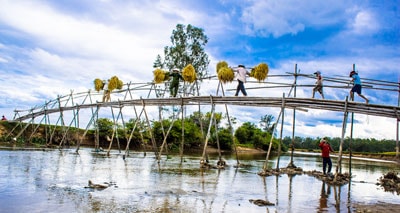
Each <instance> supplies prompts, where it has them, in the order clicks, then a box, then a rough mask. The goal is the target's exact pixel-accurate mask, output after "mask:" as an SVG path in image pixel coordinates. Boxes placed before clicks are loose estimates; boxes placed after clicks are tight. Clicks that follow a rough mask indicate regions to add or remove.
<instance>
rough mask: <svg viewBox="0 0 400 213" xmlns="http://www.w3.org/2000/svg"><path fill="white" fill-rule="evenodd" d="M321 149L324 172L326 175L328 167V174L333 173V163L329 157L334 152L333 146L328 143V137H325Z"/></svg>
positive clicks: (320, 145)
mask: <svg viewBox="0 0 400 213" xmlns="http://www.w3.org/2000/svg"><path fill="white" fill-rule="evenodd" d="M319 147H320V148H321V153H322V171H323V172H324V175H325V174H326V166H327V165H328V174H330V173H331V170H332V161H331V157H330V156H329V153H330V152H333V149H332V147H331V145H330V144H329V143H328V141H327V139H326V137H323V138H322V139H321V141H320V142H319Z"/></svg>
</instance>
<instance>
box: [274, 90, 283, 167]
mask: <svg viewBox="0 0 400 213" xmlns="http://www.w3.org/2000/svg"><path fill="white" fill-rule="evenodd" d="M281 113H282V119H281V132H280V134H279V145H278V158H277V162H276V171H279V161H280V158H281V144H282V135H283V123H284V120H285V93H283V95H282V107H281Z"/></svg>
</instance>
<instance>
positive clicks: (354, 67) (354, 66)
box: [349, 64, 356, 177]
mask: <svg viewBox="0 0 400 213" xmlns="http://www.w3.org/2000/svg"><path fill="white" fill-rule="evenodd" d="M353 71H356V65H355V64H353ZM353 126H354V112H352V113H351V123H350V141H349V176H350V177H351V156H352V150H351V143H352V142H353Z"/></svg>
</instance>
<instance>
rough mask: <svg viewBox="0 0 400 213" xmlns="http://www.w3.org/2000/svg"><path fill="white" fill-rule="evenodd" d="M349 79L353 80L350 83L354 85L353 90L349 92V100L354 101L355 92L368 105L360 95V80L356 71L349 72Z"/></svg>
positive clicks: (366, 100)
mask: <svg viewBox="0 0 400 213" xmlns="http://www.w3.org/2000/svg"><path fill="white" fill-rule="evenodd" d="M350 77H351V78H353V79H351V82H353V83H354V86H353V88H351V90H350V100H352V101H354V92H356V93H357V94H358V95H359V96H360V97H361V98H363V99H364V100H365V103H366V104H368V99H367V98H366V97H365V96H363V95H361V79H360V76H358V73H357V72H356V71H351V72H350Z"/></svg>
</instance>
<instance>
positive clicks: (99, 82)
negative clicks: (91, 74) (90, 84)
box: [94, 78, 104, 92]
mask: <svg viewBox="0 0 400 213" xmlns="http://www.w3.org/2000/svg"><path fill="white" fill-rule="evenodd" d="M103 87H104V84H103V81H102V80H101V79H99V78H96V79H94V89H95V90H96V91H97V92H98V91H100V90H102V89H103Z"/></svg>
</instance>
